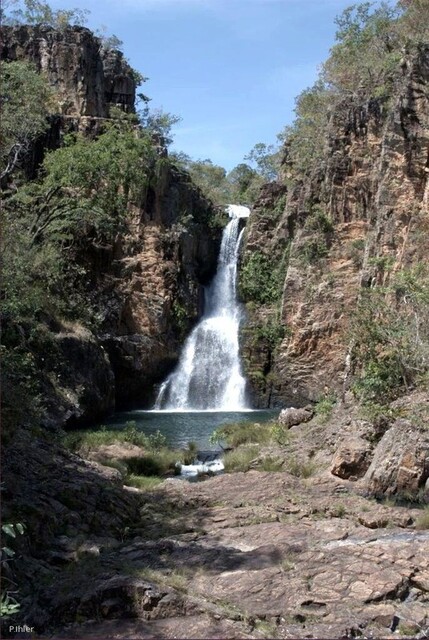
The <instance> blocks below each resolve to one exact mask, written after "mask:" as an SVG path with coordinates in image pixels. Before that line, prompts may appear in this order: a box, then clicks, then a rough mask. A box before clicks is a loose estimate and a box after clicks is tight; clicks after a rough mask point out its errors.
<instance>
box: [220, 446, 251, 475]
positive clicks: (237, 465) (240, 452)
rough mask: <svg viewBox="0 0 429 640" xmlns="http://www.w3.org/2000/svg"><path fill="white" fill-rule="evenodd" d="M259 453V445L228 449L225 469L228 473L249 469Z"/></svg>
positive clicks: (224, 461)
mask: <svg viewBox="0 0 429 640" xmlns="http://www.w3.org/2000/svg"><path fill="white" fill-rule="evenodd" d="M257 455H258V447H240V448H239V449H236V450H234V451H228V453H226V454H225V457H224V460H223V463H224V465H225V471H226V472H227V473H231V472H233V471H248V470H249V468H250V463H251V462H252V460H254V459H255V457H256V456H257Z"/></svg>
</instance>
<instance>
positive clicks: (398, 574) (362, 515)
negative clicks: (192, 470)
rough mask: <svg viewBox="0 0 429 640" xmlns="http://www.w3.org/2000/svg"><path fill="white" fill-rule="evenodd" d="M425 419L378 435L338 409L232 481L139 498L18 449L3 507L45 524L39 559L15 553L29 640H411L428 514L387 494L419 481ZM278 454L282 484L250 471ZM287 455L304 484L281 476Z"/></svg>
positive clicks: (418, 612) (426, 605) (420, 602)
mask: <svg viewBox="0 0 429 640" xmlns="http://www.w3.org/2000/svg"><path fill="white" fill-rule="evenodd" d="M427 404H428V403H427V398H426V396H424V397H423V396H415V397H413V398H408V399H407V402H406V403H405V404H403V405H399V406H398V407H397V409H398V411H399V413H401V415H402V417H399V418H395V419H392V421H391V423H389V424H384V423H383V421H381V422H380V421H378V422H377V421H375V422H374V421H373V422H372V423H371V422H368V421H365V420H361V421H356V420H354V419H353V418H352V417H350V411H348V410H347V411H346V410H345V409H344V408H340V409H338V411H336V412H334V415H333V416H332V418H331V419H330V420H329V421H328V422H326V423H325V424H323V423H320V421H319V422H318V419H317V417H316V418H313V419H312V420H310V421H309V422H306V423H303V424H300V425H295V426H292V427H291V429H290V430H289V439H288V443H287V444H285V445H284V446H283V447H279V448H278V449H277V450H274V449H273V447H272V445H271V444H270V445H268V446H267V447H265V449H264V447H261V448H260V450H259V453H258V454H257V456H256V457H255V459H254V460H253V461H252V463H251V464H250V467H254V468H251V469H250V470H249V471H247V472H238V473H227V474H225V475H221V476H217V477H214V478H210V479H208V480H206V481H204V482H199V483H188V482H186V481H183V480H176V479H168V480H165V481H164V482H163V483H161V484H160V485H158V486H157V487H156V488H155V489H153V490H150V491H148V490H144V491H143V490H139V489H136V488H130V487H128V488H127V487H123V486H121V482H120V474H119V472H117V471H115V470H113V469H111V468H106V467H103V466H102V465H100V464H97V463H94V462H92V463H88V462H84V461H82V460H81V459H80V458H79V457H78V456H75V455H72V454H69V453H64V452H62V451H61V448H60V447H56V448H54V450H53V455H52V456H51V459H50V462H49V463H46V455H47V451H44V453H43V456H42V455H41V454H40V447H39V448H37V447H36V446H35V445H34V446H33V449H32V448H31V447H28V446H26V451H27V462H28V467H27V470H26V474H27V475H26V476H25V477H26V478H27V479H26V480H25V481H24V479H23V478H24V476H22V478H21V479H19V478H18V480H17V481H16V482H15V493H16V496H18V497H19V495H23V496H24V495H25V496H27V507H28V508H30V507H29V506H28V505H29V502H28V501H29V500H30V501H31V502H32V505H31V508H32V510H33V512H34V513H35V515H36V516H37V519H38V521H39V522H44V523H45V524H44V525H43V526H42V524H40V530H39V534H38V535H39V536H40V539H43V538H44V540H45V546H44V548H43V549H42V548H39V549H38V550H37V549H36V547H34V548H32V549H31V558H30V557H29V556H28V553H29V550H25V549H23V554H22V558H24V559H25V563H24V565H25V566H26V567H27V570H28V577H27V579H28V580H33V582H32V585H31V593H29V594H27V596H26V597H25V598H24V599H23V600H22V606H23V609H22V613H23V614H25V620H26V623H27V624H29V625H32V624H34V625H35V626H36V630H37V631H38V633H39V635H37V636H33V637H39V638H76V639H89V638H93V639H95V638H97V639H98V638H103V640H113V639H116V640H125V639H127V640H138V639H139V640H140V639H141V638H145V639H146V638H147V639H148V640H149V639H155V638H156V639H162V638H165V639H170V638H171V639H173V638H186V639H192V638H207V639H209V638H212V639H215V638H216V639H218V638H222V639H225V640H228V639H230V638H317V639H321V640H325V639H328V638H329V639H340V638H358V637H360V638H368V639H369V638H413V639H415V638H421V639H423V638H427V637H428V630H429V522H428V521H427V513H428V510H427V507H425V506H424V504H422V502H420V503H414V504H413V503H412V502H411V499H410V498H411V493H410V495H409V496H408V500H407V499H406V496H405V497H404V494H403V495H402V498H401V500H399V499H398V497H399V494H398V482H405V481H404V480H403V478H404V477H408V481H409V484H408V486H409V487H411V488H412V487H413V484H412V483H413V482H414V480H413V479H415V478H416V477H418V469H419V468H420V467H418V465H419V464H420V463H421V464H422V465H423V466H422V467H421V469H423V471H422V473H426V472H427V467H426V466H425V465H426V462H425V461H426V460H427V455H428V451H429V448H428V446H427V441H428V431H427V426H426V425H427V421H426V419H424V416H425V415H426V414H425V411H426V410H427ZM404 406H406V407H407V410H406V412H405V410H403V407H404ZM410 412H411V413H412V415H413V416H414V418H412V420H414V421H415V422H414V423H413V425H414V426H413V425H412V424H411V422H410V420H411V418H410V416H411V413H410ZM397 415H399V414H398V413H397ZM404 416H406V417H404ZM416 416H417V418H418V420H417V418H416ZM416 420H417V422H416ZM404 421H405V422H404ZM417 423H418V424H419V425H420V427H418V424H417ZM383 424H384V426H383ZM380 425H381V426H380ZM410 425H411V426H410ZM401 434H402V435H401ZM392 438H393V440H394V441H395V442H396V444H395V446H392V444H391V442H392ZM27 445H28V443H27ZM358 445H359V446H358ZM22 446H23V447H24V446H25V443H23V444H22ZM46 446H47V445H45V447H46ZM245 446H246V445H245ZM17 447H18V445H17ZM18 449H19V447H18V448H17V450H16V452H15V457H14V455H12V456H11V457H10V459H9V460H10V461H9V466H10V465H11V464H12V465H13V464H15V463H16V464H15V467H14V468H15V472H16V470H17V468H18V461H19V450H18ZM363 450H365V454H364V455H363V454H362V451H363ZM383 452H384V453H383ZM281 455H283V457H284V459H285V461H286V464H285V470H283V469H282V468H280V470H278V469H279V466H278V465H277V466H275V465H273V468H276V470H275V471H270V470H268V468H267V462H265V469H266V470H262V468H263V467H262V466H261V464H260V461H261V459H265V461H267V460H268V461H271V462H270V463H273V460H274V458H275V456H281ZM28 456H30V457H31V460H29V458H28ZM291 456H292V457H293V459H294V460H295V466H296V465H299V464H301V465H304V466H302V469H303V470H305V469H307V470H308V466H307V467H305V464H307V465H308V464H309V461H311V463H312V465H313V472H312V473H311V474H308V473H301V474H297V473H296V469H295V471H293V470H292V469H291V467H289V470H286V469H287V460H290V459H292V458H291ZM413 456H414V457H413ZM425 456H426V457H425ZM42 458H43V459H42ZM30 463H31V464H30ZM21 469H22V468H21ZM29 469H31V473H30V471H29ZM383 469H384V471H383ZM416 469H417V471H416ZM425 469H426V471H425ZM8 471H9V469H8V468H7V469H6V472H8ZM382 471H383V473H382ZM21 473H23V472H22V471H21ZM416 474H417V475H416ZM30 476H31V477H30ZM305 476H308V477H305ZM342 476H343V477H342ZM68 478H69V480H70V482H69V481H68ZM401 478H402V480H401ZM421 480H422V477H421V476H419V482H420V483H421ZM395 482H396V485H395ZM383 483H384V484H383ZM404 486H405V485H403V486H402V488H404ZM36 487H37V493H36V492H35V488H36ZM389 487H390V488H391V489H392V492H396V497H395V496H393V494H392V495H390V497H389ZM32 491H33V493H32ZM377 491H378V492H381V493H380V496H379V497H378V499H376V498H375V497H374V493H376V492H377ZM413 491H414V489H413ZM383 492H384V494H383ZM383 495H385V496H387V499H386V498H383ZM416 496H417V493H416V491H414V497H416ZM419 496H420V498H419V499H421V500H422V501H424V500H425V498H424V495H423V492H420V494H418V497H419ZM47 511H49V512H50V513H51V516H50V518H49V519H46V518H45V520H43V518H42V512H47ZM53 512H55V517H53V516H52V513H53ZM425 518H426V520H425ZM62 523H66V529H65V530H64V531H63V530H62V528H61V527H62V526H63V525H62ZM49 536H50V537H49ZM26 553H27V557H25V554H26ZM27 561H28V562H29V563H30V564H28V562H27ZM17 564H18V560H17ZM24 565H22V566H24ZM35 575H37V576H38V577H37V580H35V579H34V576H35ZM30 576H33V578H31V577H30Z"/></svg>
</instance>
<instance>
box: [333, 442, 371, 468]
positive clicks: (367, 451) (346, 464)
mask: <svg viewBox="0 0 429 640" xmlns="http://www.w3.org/2000/svg"><path fill="white" fill-rule="evenodd" d="M370 455H371V445H370V444H369V442H367V441H366V440H364V439H363V438H359V437H351V438H347V440H345V441H344V442H342V443H341V444H340V446H339V447H338V449H337V451H336V452H335V455H334V457H333V460H332V464H331V473H332V474H333V475H334V476H338V477H339V478H350V477H353V476H354V477H355V478H360V477H362V476H363V475H364V474H365V472H366V470H367V469H368V467H369V465H370V462H371V460H370Z"/></svg>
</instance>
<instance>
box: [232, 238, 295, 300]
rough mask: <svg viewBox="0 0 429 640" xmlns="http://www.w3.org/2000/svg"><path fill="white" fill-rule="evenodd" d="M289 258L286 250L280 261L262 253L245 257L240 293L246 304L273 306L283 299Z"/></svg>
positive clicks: (241, 272) (254, 252) (258, 252)
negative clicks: (250, 302) (249, 302)
mask: <svg viewBox="0 0 429 640" xmlns="http://www.w3.org/2000/svg"><path fill="white" fill-rule="evenodd" d="M288 256H289V251H288V249H286V250H285V252H284V253H283V256H282V257H281V258H280V259H277V260H276V259H275V257H274V256H272V255H271V256H268V255H266V254H265V253H262V252H261V251H253V252H252V253H249V254H248V255H246V256H245V258H244V260H243V265H242V267H241V270H240V281H239V291H240V297H241V299H242V300H243V301H244V302H247V301H252V302H255V303H259V304H273V303H275V302H278V301H279V300H280V299H281V296H282V293H283V283H284V277H285V272H286V263H287V259H288Z"/></svg>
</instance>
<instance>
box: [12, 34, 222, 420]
mask: <svg viewBox="0 0 429 640" xmlns="http://www.w3.org/2000/svg"><path fill="white" fill-rule="evenodd" d="M1 35H2V39H3V47H2V52H1V58H2V60H7V61H14V60H25V61H29V62H31V63H33V64H34V66H35V68H36V69H37V70H38V71H39V72H40V73H42V74H44V75H45V76H46V78H47V80H48V81H49V83H50V85H51V86H52V88H53V92H54V98H53V101H54V110H55V111H56V113H55V115H53V116H52V117H51V121H50V124H51V126H50V129H49V130H48V132H47V134H46V135H45V136H43V137H42V138H41V139H40V140H38V141H37V143H36V145H35V148H34V149H33V151H32V154H30V156H31V157H29V158H28V166H27V167H26V172H27V176H28V177H29V178H34V177H35V176H36V175H37V169H38V167H39V166H40V163H41V161H42V159H43V155H44V153H45V151H46V149H47V148H49V149H55V148H57V147H59V146H61V144H62V137H63V134H64V133H65V132H68V131H80V132H81V133H83V134H85V135H88V136H95V135H97V134H98V133H100V132H101V127H102V125H103V124H104V123H105V122H106V119H107V118H109V115H110V112H111V107H112V106H113V107H117V108H120V109H121V110H122V111H124V112H126V113H132V112H134V103H135V97H136V96H135V90H136V77H135V72H134V71H133V69H132V68H131V67H130V65H129V64H128V63H127V62H126V60H125V59H124V57H123V54H122V53H121V52H120V51H116V50H110V49H106V48H105V47H104V46H103V42H102V40H101V39H100V38H97V37H96V36H95V35H94V34H93V33H92V32H91V31H90V30H88V29H86V28H84V27H75V26H69V27H66V28H64V29H63V30H56V29H53V28H51V27H47V26H41V25H38V26H25V25H23V26H16V27H7V26H6V27H2V28H1ZM154 144H155V143H154ZM155 146H156V145H155ZM157 152H158V157H157V158H156V159H155V161H154V163H153V164H154V166H151V167H148V169H147V171H148V175H147V176H142V182H144V184H143V183H142V188H141V192H142V194H141V199H140V202H139V205H138V206H133V207H130V208H129V211H128V214H127V219H126V225H125V229H121V230H118V234H117V237H116V239H115V241H114V243H113V244H112V245H102V246H101V245H97V246H96V245H95V244H94V243H92V242H91V241H90V239H89V240H88V242H86V241H85V239H83V241H82V249H81V250H80V251H79V252H78V254H77V255H76V256H75V258H74V259H75V261H76V262H77V263H79V264H80V265H81V266H82V268H83V269H84V270H85V273H86V274H87V279H88V283H89V286H88V302H90V304H91V305H92V306H93V308H95V309H96V313H97V317H98V320H97V322H98V328H97V330H93V333H92V334H91V332H89V331H86V330H85V331H84V332H83V333H85V335H83V333H82V331H80V330H78V331H76V332H74V331H73V330H70V331H68V333H67V331H66V332H64V331H63V330H62V329H61V328H60V329H58V330H54V331H53V334H54V342H55V348H54V351H59V352H60V353H59V354H58V357H59V361H60V362H61V363H62V370H61V371H60V370H59V366H58V362H52V363H51V362H48V361H47V359H45V358H44V357H43V354H40V356H41V357H40V358H39V359H38V365H39V367H40V371H41V374H42V378H43V380H42V387H43V395H44V396H45V397H46V398H47V400H46V402H45V405H46V408H47V411H48V416H47V419H46V422H47V423H48V424H51V425H53V424H55V423H56V424H59V425H61V424H68V425H72V424H73V425H77V424H82V423H85V422H91V421H94V420H98V419H99V418H101V417H103V416H105V415H107V414H108V413H109V412H111V411H112V410H113V408H114V407H115V405H116V406H129V404H130V403H133V402H136V403H138V404H140V405H146V406H150V404H151V403H152V401H153V399H154V396H155V390H154V385H156V384H157V383H159V382H160V381H161V380H162V379H163V378H164V377H165V375H166V374H167V373H168V372H169V371H170V370H171V369H172V367H173V366H174V364H175V362H176V361H177V359H178V354H179V350H180V344H181V343H182V341H183V339H184V336H185V335H186V333H187V332H188V331H189V330H190V329H191V327H192V325H193V324H194V323H195V321H196V320H197V318H198V317H199V315H200V314H201V311H202V305H203V285H204V284H206V283H207V282H208V280H210V278H211V277H212V276H213V275H214V273H215V271H216V263H217V254H218V250H219V245H220V238H221V229H220V228H219V227H215V226H213V225H212V220H213V218H214V216H215V209H214V206H213V204H212V203H211V202H209V201H208V200H207V199H206V198H205V197H204V195H203V194H202V192H201V191H200V190H199V189H198V188H197V187H196V186H195V185H194V184H193V183H192V181H191V180H190V177H189V175H188V174H187V173H186V172H184V171H181V170H180V169H178V168H177V167H175V166H174V165H173V164H172V163H171V162H169V160H168V157H167V151H166V150H165V149H161V148H160V147H159V146H158V147H157ZM83 363H84V364H85V366H84V367H83V366H82V364H83Z"/></svg>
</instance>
